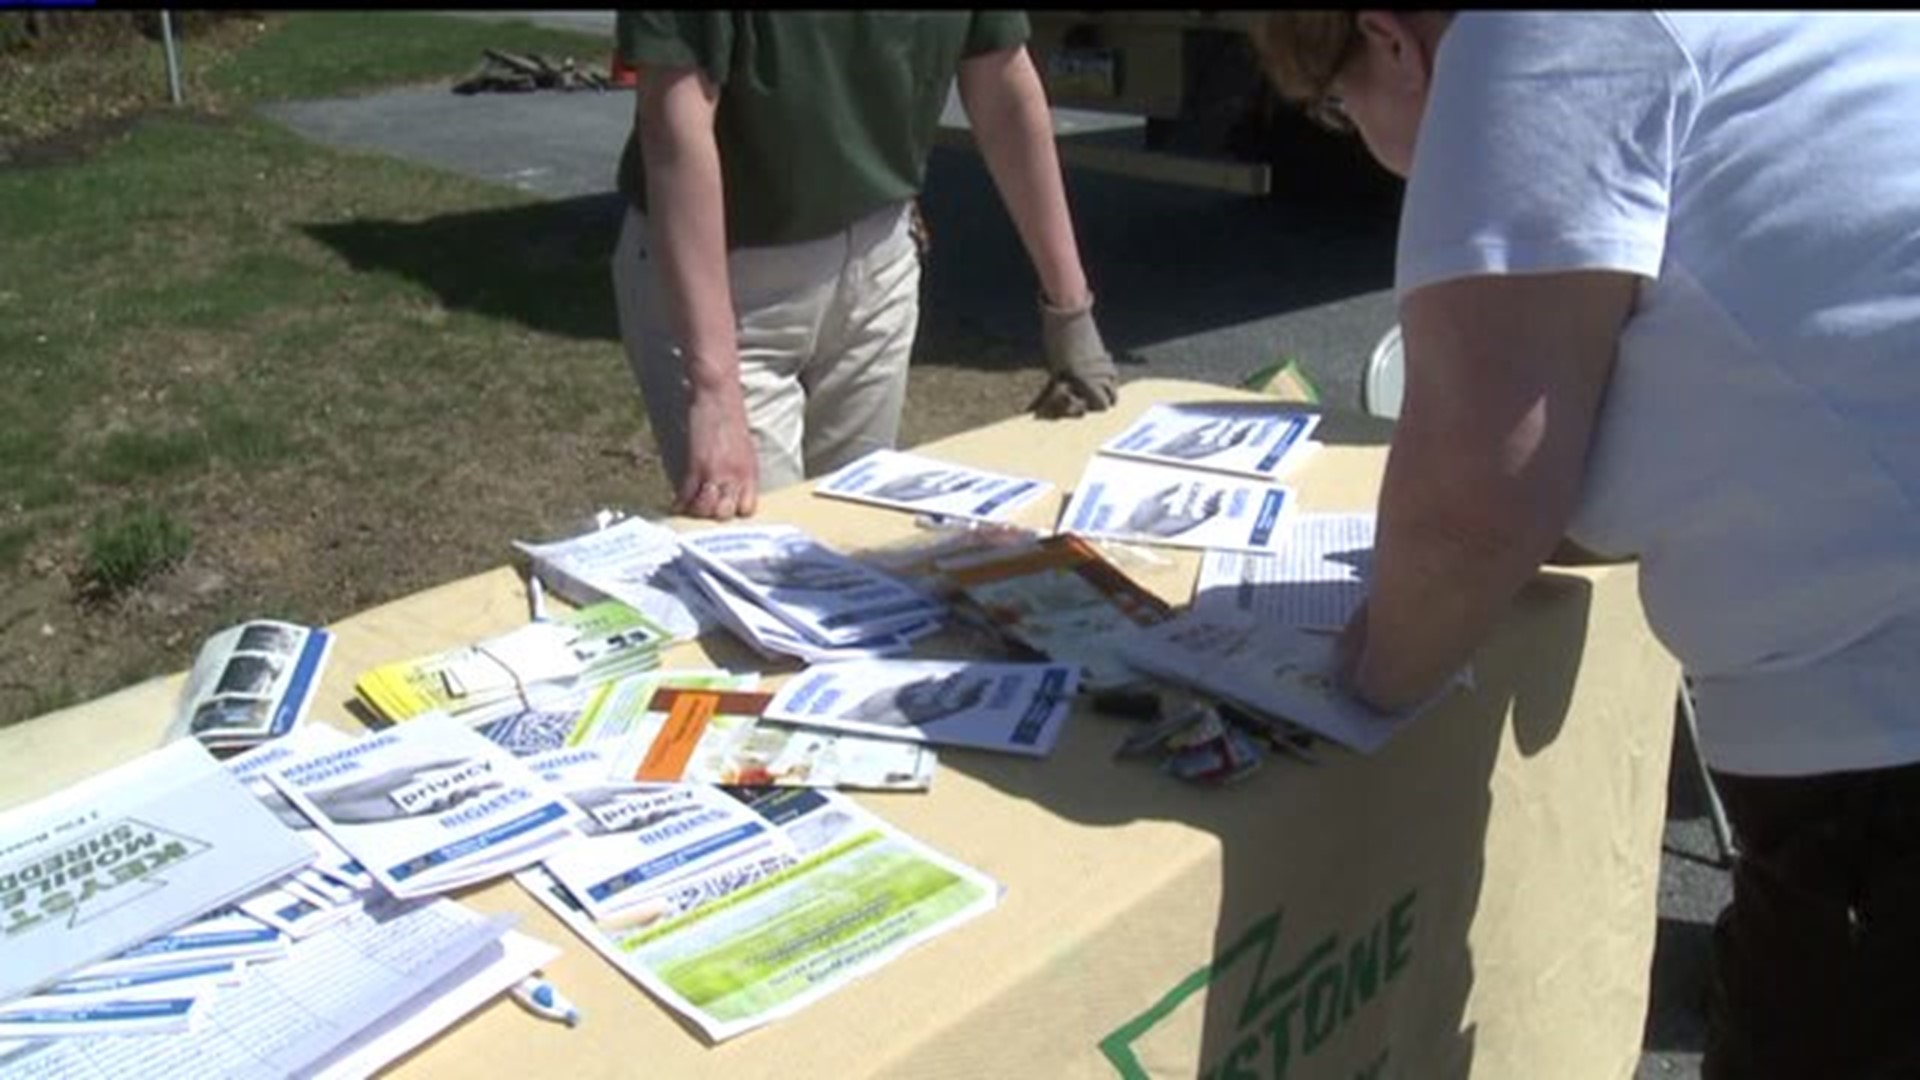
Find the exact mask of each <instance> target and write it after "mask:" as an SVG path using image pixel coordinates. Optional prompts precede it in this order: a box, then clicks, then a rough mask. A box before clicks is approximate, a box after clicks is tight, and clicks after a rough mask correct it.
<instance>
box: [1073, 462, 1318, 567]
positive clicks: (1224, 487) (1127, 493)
mask: <svg viewBox="0 0 1920 1080" xmlns="http://www.w3.org/2000/svg"><path fill="white" fill-rule="evenodd" d="M1293 504H1294V496H1293V492H1292V491H1291V490H1290V489H1288V488H1284V487H1281V486H1280V485H1278V484H1272V483H1268V482H1266V481H1264V480H1250V479H1247V478H1244V477H1238V476H1229V475H1227V474H1225V473H1217V472H1207V471H1205V470H1201V469H1185V468H1175V467H1173V466H1171V465H1150V464H1148V463H1146V462H1144V461H1129V460H1127V459H1125V458H1113V457H1107V456H1105V455H1102V454H1095V455H1093V457H1092V458H1090V459H1088V461H1087V467H1086V470H1085V471H1084V472H1082V473H1081V474H1080V483H1079V484H1078V485H1077V486H1076V487H1075V488H1074V490H1073V498H1072V500H1070V501H1069V502H1068V503H1067V509H1066V511H1065V512H1064V513H1063V514H1062V515H1061V517H1060V531H1061V532H1069V533H1078V534H1079V535H1081V536H1094V537H1103V538H1106V539H1110V540H1125V541H1131V542H1133V543H1138V544H1161V545H1166V546H1169V547H1190V548H1202V549H1205V548H1224V549H1226V550H1229V551H1267V552H1271V551H1275V550H1277V549H1278V548H1279V546H1280V544H1281V543H1282V542H1283V541H1284V540H1285V539H1286V535H1287V529H1286V517H1287V515H1288V514H1289V513H1291V512H1292V509H1293Z"/></svg>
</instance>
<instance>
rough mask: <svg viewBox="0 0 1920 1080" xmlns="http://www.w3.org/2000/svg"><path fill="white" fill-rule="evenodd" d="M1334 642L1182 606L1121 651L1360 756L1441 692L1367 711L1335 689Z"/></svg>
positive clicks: (1155, 670)
mask: <svg viewBox="0 0 1920 1080" xmlns="http://www.w3.org/2000/svg"><path fill="white" fill-rule="evenodd" d="M1336 642H1337V638H1336V636H1335V635H1333V634H1328V633H1316V632H1310V631H1306V630H1302V629H1300V628H1298V627H1290V626H1280V625H1277V624H1272V623H1266V622H1261V621H1259V620H1256V619H1253V618H1249V617H1246V616H1233V617H1227V616H1210V615H1203V614H1200V613H1197V612H1191V611H1189V612H1186V613H1183V614H1181V615H1179V616H1177V617H1175V618H1173V619H1170V620H1168V621H1166V622H1163V623H1159V624H1157V625H1154V626H1148V627H1143V628H1141V629H1140V630H1137V631H1135V632H1134V633H1133V635H1132V636H1131V637H1130V638H1129V640H1128V641H1127V642H1126V643H1125V644H1124V645H1122V647H1121V650H1122V653H1123V655H1125V656H1126V658H1127V661H1128V662H1129V663H1131V664H1133V665H1134V666H1135V667H1138V668H1139V669H1140V670H1142V671H1146V672H1150V673H1151V674H1154V675H1157V676H1160V677H1161V678H1164V679H1166V680H1168V681H1170V682H1174V683H1178V684H1180V685H1184V686H1190V687H1193V688H1195V689H1197V690H1201V691H1204V692H1206V693H1209V694H1214V695H1217V696H1219V697H1222V698H1226V699H1227V700H1229V701H1232V702H1235V703H1237V704H1239V705H1242V706H1244V707H1246V708H1248V709H1251V710H1253V711H1255V712H1257V713H1262V714H1265V715H1267V716H1271V717H1276V718H1279V719H1282V720H1286V721H1290V722H1292V723H1295V724H1298V725H1299V726H1301V727H1304V728H1306V729H1308V730H1309V731H1313V732H1315V733H1317V734H1320V735H1324V736H1326V737H1327V738H1329V739H1332V740H1333V741H1334V742H1337V743H1339V744H1340V745H1342V746H1345V747H1347V748H1349V749H1352V750H1358V751H1359V752H1361V753H1363V754H1370V753H1373V752H1374V751H1375V750H1378V749H1380V747H1382V746H1384V745H1385V744H1386V742H1387V740H1388V739H1390V738H1392V737H1393V735H1394V733H1395V732H1397V731H1399V730H1400V729H1401V728H1402V727H1403V726H1405V725H1406V723H1407V722H1408V721H1409V720H1412V719H1413V718H1414V717H1416V716H1419V715H1420V714H1422V713H1424V712H1425V711H1426V710H1427V708H1429V707H1431V705H1432V704H1433V701H1437V700H1439V698H1440V697H1442V696H1444V695H1445V694H1446V693H1447V692H1448V691H1447V690H1445V689H1443V690H1442V691H1441V692H1440V694H1438V695H1436V696H1435V698H1434V699H1433V701H1428V702H1425V703H1423V704H1422V705H1421V706H1420V707H1418V708H1416V709H1412V710H1409V711H1407V712H1405V713H1398V714H1394V715H1386V714H1382V713H1378V712H1375V711H1374V710H1373V709H1371V708H1369V707H1368V706H1366V705H1363V704H1361V703H1360V702H1359V701H1356V700H1355V699H1353V698H1352V697H1350V696H1348V695H1347V694H1346V693H1344V692H1343V691H1341V690H1340V688H1339V686H1338V684H1337V682H1336V679H1335V674H1334V648H1335V645H1336ZM1449 689H1450V688H1449Z"/></svg>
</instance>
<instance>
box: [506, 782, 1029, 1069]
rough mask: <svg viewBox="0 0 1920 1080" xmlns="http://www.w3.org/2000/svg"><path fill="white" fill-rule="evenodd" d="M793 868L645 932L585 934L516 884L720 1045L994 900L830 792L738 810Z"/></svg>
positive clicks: (571, 913) (570, 915)
mask: <svg viewBox="0 0 1920 1080" xmlns="http://www.w3.org/2000/svg"><path fill="white" fill-rule="evenodd" d="M747 798H748V799H749V805H750V806H752V807H753V809H754V810H755V812H756V813H758V814H760V815H762V816H763V817H766V818H768V819H769V820H771V821H774V822H775V823H777V824H779V825H780V827H781V829H782V830H783V831H785V832H786V833H787V835H788V837H789V839H791V840H792V841H793V843H794V847H795V849H796V851H798V853H799V855H800V858H801V861H800V862H798V863H796V864H795V865H792V866H789V867H786V868H784V869H780V870H778V871H777V872H774V873H771V874H755V873H752V872H748V873H746V874H744V875H737V877H738V878H739V879H738V880H727V879H709V880H708V881H707V882H706V885H707V886H708V887H707V888H706V889H704V890H702V889H699V888H695V886H694V885H692V884H690V885H689V886H688V887H687V889H686V890H685V891H686V892H688V893H694V894H697V895H691V896H682V897H679V898H676V899H677V900H678V901H679V905H680V906H677V907H675V908H674V910H673V913H672V914H669V915H665V916H663V917H662V918H660V919H659V920H658V921H655V922H653V923H651V924H649V925H647V926H644V927H639V928H630V929H618V928H606V927H601V926H597V925H595V923H594V922H593V920H592V919H590V918H589V917H588V916H587V915H586V913H585V912H584V911H583V910H581V909H580V908H579V907H578V906H577V905H575V904H574V903H572V901H571V898H570V897H569V896H568V894H567V892H566V890H564V889H562V888H559V887H558V886H557V885H556V884H555V883H554V881H553V880H552V878H551V877H550V876H548V875H545V874H544V873H542V872H540V871H538V870H535V871H529V872H523V873H522V874H521V875H520V876H519V880H520V882H521V884H522V885H524V886H525V887H526V888H527V890H528V891H529V892H531V893H533V895H534V896H535V898H537V899H538V900H539V901H540V902H541V903H542V904H544V905H545V906H546V907H547V908H548V909H549V910H551V911H552V912H553V913H554V914H555V915H556V916H557V917H558V918H560V919H561V921H563V922H565V923H566V924H567V925H568V926H569V927H571V928H572V929H573V931H574V932H575V933H576V934H579V935H580V937H581V938H582V939H583V940H585V941H586V942H587V943H588V944H589V945H591V946H593V948H594V949H595V950H596V951H598V952H599V953H600V954H601V955H602V956H605V957H606V958H607V959H608V960H609V961H610V962H611V963H613V964H614V965H615V966H616V967H618V968H620V970H621V971H623V972H625V973H626V974H627V976H628V977H629V978H631V979H633V980H634V981H635V982H637V983H639V984H640V985H641V986H642V987H644V988H645V989H646V991H647V992H648V993H650V994H652V995H653V996H654V997H655V998H657V999H659V1000H660V1001H661V1002H662V1003H664V1004H666V1005H667V1006H668V1007H669V1008H671V1009H673V1010H674V1011H675V1012H676V1013H679V1014H680V1015H682V1016H684V1017H686V1018H687V1019H688V1020H691V1021H692V1022H693V1023H694V1024H696V1025H698V1027H699V1028H700V1030H701V1031H703V1032H705V1033H706V1035H707V1037H708V1038H709V1039H712V1040H714V1041H716V1042H717V1041H720V1040H724V1039H728V1038H731V1037H733V1036H735V1035H738V1034H740V1033H741V1032H744V1031H749V1030H751V1029H753V1028H756V1027H759V1026H761V1025H763V1024H766V1023H769V1022H771V1021H773V1020H776V1019H778V1018H780V1017H783V1016H788V1015H791V1014H792V1013H794V1012H797V1011H799V1010H800V1009H802V1008H804V1007H805V1006H807V1005H809V1004H811V1003H812V1002H815V1001H818V1000H820V999H821V998H823V997H826V996H827V995H829V994H831V993H833V992H834V991H835V990H837V989H839V988H840V987H842V986H845V985H847V984H848V983H850V982H852V981H853V980H855V979H857V978H860V977H862V976H864V975H867V974H869V973H871V972H873V971H875V970H877V969H879V968H881V967H883V966H885V965H886V964H887V963H889V962H890V961H892V960H893V959H894V958H895V957H897V956H900V955H901V954H903V953H905V952H906V951H908V950H909V949H912V948H913V947H915V946H916V945H919V944H920V943H922V942H925V941H928V940H930V939H932V938H934V937H937V936H939V935H941V934H944V933H947V932H949V931H951V930H954V929H955V928H957V927H959V926H960V925H962V924H963V923H965V922H967V921H968V920H970V919H973V918H975V917H977V916H979V915H982V914H984V913H986V912H988V911H990V910H992V909H993V907H994V906H995V905H996V904H997V903H998V902H999V895H1000V887H999V885H998V884H997V883H995V882H994V881H993V879H991V878H989V877H987V876H985V875H983V874H981V873H980V872H979V871H977V870H974V869H972V868H970V867H967V866H965V865H962V864H961V863H958V862H955V861H954V860H952V859H949V858H947V857H946V856H944V855H941V854H940V853H938V852H936V851H933V850H932V849H930V848H928V847H926V846H925V845H923V844H921V843H919V842H918V841H916V840H914V839H913V838H911V837H909V836H907V835H906V834H904V833H902V832H900V831H898V830H897V829H895V828H893V827H892V826H891V825H888V824H887V823H886V822H884V821H882V820H881V819H879V818H878V817H875V816H874V815H872V814H870V813H868V812H867V811H865V810H863V809H861V808H860V807H859V806H858V805H856V804H855V803H853V802H852V801H851V800H849V799H847V798H846V797H844V796H841V795H838V794H836V793H834V792H828V791H805V790H795V789H786V790H777V791H767V792H764V793H762V794H759V795H751V796H747Z"/></svg>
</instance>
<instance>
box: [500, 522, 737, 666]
mask: <svg viewBox="0 0 1920 1080" xmlns="http://www.w3.org/2000/svg"><path fill="white" fill-rule="evenodd" d="M513 546H514V547H517V548H519V549H520V550H521V551H524V552H526V553H527V555H528V557H529V558H531V559H532V560H533V568H534V572H535V573H537V574H539V575H540V577H541V579H542V580H544V581H545V582H546V583H547V584H549V585H551V586H552V587H553V590H554V591H555V592H557V593H559V594H560V595H561V596H564V597H566V598H567V599H568V600H571V601H573V602H574V603H576V604H580V605H582V606H588V605H591V604H594V603H597V602H599V601H602V600H607V599H612V600H618V601H620V602H621V603H624V604H626V605H628V606H629V607H632V608H634V609H635V610H637V611H639V612H640V613H641V614H643V615H645V616H646V617H647V618H648V619H649V620H651V621H652V622H654V623H656V624H658V625H659V626H660V627H661V628H662V629H663V630H665V631H666V634H667V640H669V641H685V640H689V639H691V638H695V637H698V636H700V635H701V634H703V633H705V632H707V631H708V630H711V629H713V628H714V627H715V626H716V625H717V620H716V618H715V616H714V614H713V612H712V611H711V610H710V609H709V608H708V605H707V602H706V599H705V598H704V597H702V596H701V595H700V593H699V590H697V589H696V588H694V586H693V583H692V582H691V581H690V580H689V579H688V578H687V570H686V559H685V558H683V557H682V556H681V554H680V537H679V534H678V533H675V532H674V531H673V530H672V529H670V528H668V527H667V526H665V525H662V524H660V523H658V522H654V521H648V520H646V519H644V518H638V517H629V518H623V519H621V520H620V521H617V522H615V523H613V524H612V525H609V526H607V527H606V528H604V529H596V530H594V531H591V532H585V533H581V534H580V535H579V536H575V537H571V538H569V539H566V540H557V541H554V542H552V543H545V544H536V543H530V542H526V541H520V540H516V541H514V544H513Z"/></svg>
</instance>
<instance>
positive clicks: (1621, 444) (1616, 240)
mask: <svg viewBox="0 0 1920 1080" xmlns="http://www.w3.org/2000/svg"><path fill="white" fill-rule="evenodd" d="M1574 268H1604V269H1615V270H1621V271H1626V272H1630V273H1634V274H1637V275H1640V276H1641V277H1642V278H1643V280H1642V282H1641V287H1640V290H1639V297H1638V301H1637V303H1636V306H1635V309H1634V312H1633V314H1632V316H1631V318H1630V319H1629V321H1628V324H1627V326H1626V328H1625V331H1624V333H1623V335H1622V338H1621V342H1620V351H1619V356H1618V360H1617V364H1616V368H1615V371H1614V375H1613V380H1612V382H1611V383H1610V385H1609V387H1608V391H1607V399H1606V402H1605V405H1604V407H1603V411H1602V413H1601V416H1600V421H1599V428H1598V431H1597V433H1596V436H1595V442H1594V446H1593V452H1592V456H1591V458H1590V460H1589V463H1588V471H1587V477H1586V482H1585V488H1584V492H1583V499H1582V503H1581V506H1580V509H1579V512H1578V513H1577V515H1576V517H1575V521H1574V528H1573V533H1574V537H1575V539H1577V540H1579V541H1580V542H1582V543H1583V544H1585V545H1586V546H1588V547H1590V548H1592V549H1594V550H1596V551H1603V552H1609V553H1613V554H1619V555H1628V554H1637V555H1638V556H1639V558H1640V561H1641V596H1642V599H1643V601H1644V603H1645V605H1646V609H1647V615H1648V619H1649V621H1650V622H1651V623H1652V625H1653V627H1654V630H1655V632H1656V633H1658V634H1659V635H1660V638H1661V640H1662V641H1664V642H1665V643H1666V645H1667V647H1668V648H1670V649H1671V650H1673V652H1674V654H1675V655H1676V656H1678V657H1679V659H1680V661H1681V663H1682V664H1683V665H1685V667H1686V669H1687V670H1688V672H1689V673H1690V674H1692V675H1693V676H1695V678H1696V681H1697V684H1698V685H1699V686H1700V687H1701V694H1700V698H1699V705H1700V709H1701V715H1700V721H1701V733H1702V740H1701V741H1702V743H1703V747H1702V749H1703V751H1704V752H1705V755H1706V757H1707V760H1708V761H1709V762H1710V763H1711V764H1713V765H1714V766H1715V767H1717V768H1722V769H1726V770H1729V771H1733V772H1744V773H1757V774H1777V775H1787V774H1806V773H1818V772H1827V771H1833V770H1838V769H1855V768H1871V767H1876V766H1883V765H1892V764H1900V763H1904V762H1909V761H1915V760H1920V16H1915V15H1911V14H1878V13H1876V14H1865V15H1862V14H1852V15H1848V14H1835V15H1827V14H1785V13H1782V14H1771V13H1769V14H1722V13H1708V12H1699V13H1684V14H1660V13H1648V12H1634V13H1602V14H1569V13H1524V12H1492V13H1488V12H1479V13H1462V14H1460V15H1458V16H1456V17H1455V18H1454V20H1453V23H1452V25H1451V26H1450V27H1449V28H1448V30H1447V32H1446V34H1445V35H1444V36H1443V37H1442V39H1441V44H1440V47H1439V52H1438V56H1437V60H1436V62H1435V72H1434V79H1433V85H1432V88H1431V92H1430V96H1429V99H1428V103H1427V108H1426V113H1425V115H1424V117H1423V119H1422V124H1421V129H1420V138H1419V144H1418V147H1417V149H1416V152H1415V154H1414V159H1413V166H1412V170H1411V174H1410V176H1409V178H1408V185H1407V196H1406V207H1405V211H1404V213H1403V215H1402V218H1401V232H1400V246H1399V257H1398V269H1397V275H1398V277H1397V281H1396V287H1397V289H1398V290H1399V292H1400V293H1401V295H1405V294H1406V293H1408V292H1411V291H1412V290H1414V289H1417V288H1419V287H1420V286H1422V285H1426V284H1430V283H1432V282H1436V281H1440V280H1443V279H1448V278H1456V277H1461V276H1466V275H1474V274H1487V273H1527V272H1541V271H1555V270H1566V269H1574ZM1408 362H1409V363H1419V357H1418V355H1417V354H1410V355H1409V357H1408ZM1875 665H1878V666H1877V667H1876V666H1875ZM1883 669H1884V670H1883ZM1876 672H1879V674H1875V673H1876ZM1783 687H1791V688H1792V690H1791V692H1784V691H1782V688H1783Z"/></svg>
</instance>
